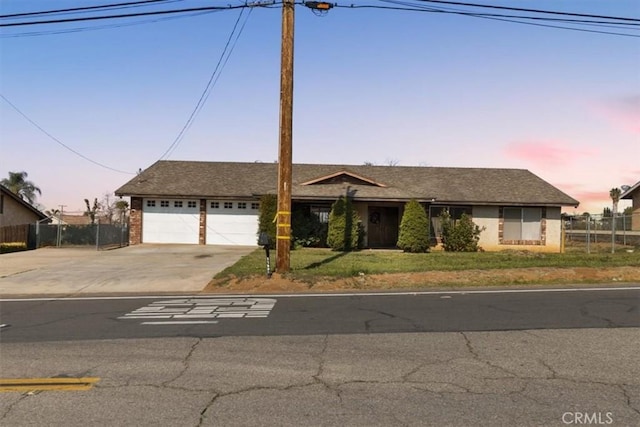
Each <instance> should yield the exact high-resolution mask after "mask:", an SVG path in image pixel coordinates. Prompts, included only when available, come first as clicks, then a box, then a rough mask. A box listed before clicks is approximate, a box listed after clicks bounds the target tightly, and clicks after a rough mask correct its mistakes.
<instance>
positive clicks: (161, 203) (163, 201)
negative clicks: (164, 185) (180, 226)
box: [160, 200, 169, 208]
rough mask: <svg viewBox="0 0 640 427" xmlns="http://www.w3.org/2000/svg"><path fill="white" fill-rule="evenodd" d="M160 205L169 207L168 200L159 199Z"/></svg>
mask: <svg viewBox="0 0 640 427" xmlns="http://www.w3.org/2000/svg"><path fill="white" fill-rule="evenodd" d="M160 207H161V208H168V207H169V201H168V200H160Z"/></svg>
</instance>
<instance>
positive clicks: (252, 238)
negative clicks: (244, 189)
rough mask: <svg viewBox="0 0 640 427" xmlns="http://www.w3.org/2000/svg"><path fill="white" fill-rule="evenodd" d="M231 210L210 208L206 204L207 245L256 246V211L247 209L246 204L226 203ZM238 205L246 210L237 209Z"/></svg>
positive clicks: (221, 207)
mask: <svg viewBox="0 0 640 427" xmlns="http://www.w3.org/2000/svg"><path fill="white" fill-rule="evenodd" d="M226 203H231V204H232V205H233V208H224V203H222V202H220V203H219V204H218V206H219V208H212V203H211V202H210V201H209V202H207V244H209V245H243V246H256V245H257V244H258V236H257V234H256V233H257V232H258V210H257V209H249V207H250V204H248V203H247V202H238V201H232V202H229V201H227V202H226ZM239 203H244V205H245V206H247V208H243V209H239V208H238V205H239Z"/></svg>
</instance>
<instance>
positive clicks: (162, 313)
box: [118, 298, 276, 325]
mask: <svg viewBox="0 0 640 427" xmlns="http://www.w3.org/2000/svg"><path fill="white" fill-rule="evenodd" d="M275 304H276V300H275V299H273V298H180V299H168V300H161V301H154V302H152V303H151V304H149V305H146V306H144V307H140V308H138V309H136V310H134V311H132V312H130V313H127V314H125V315H124V316H120V317H118V319H120V320H134V319H135V320H143V322H142V324H143V325H180V324H206V323H218V321H217V320H211V319H243V318H244V319H256V318H265V317H267V316H269V313H270V312H271V310H272V309H273V306H274V305H275ZM149 320H154V321H149Z"/></svg>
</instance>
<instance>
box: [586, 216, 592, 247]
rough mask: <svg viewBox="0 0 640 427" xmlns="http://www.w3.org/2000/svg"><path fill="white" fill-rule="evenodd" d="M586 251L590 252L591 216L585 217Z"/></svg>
mask: <svg viewBox="0 0 640 427" xmlns="http://www.w3.org/2000/svg"><path fill="white" fill-rule="evenodd" d="M586 238H587V239H586V240H587V253H588V254H590V253H591V218H587V227H586Z"/></svg>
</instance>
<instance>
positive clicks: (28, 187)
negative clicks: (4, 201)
mask: <svg viewBox="0 0 640 427" xmlns="http://www.w3.org/2000/svg"><path fill="white" fill-rule="evenodd" d="M27 176H28V174H27V173H26V172H24V171H23V172H9V178H4V179H3V180H2V181H0V184H2V185H3V186H5V187H6V188H7V189H8V190H9V191H11V192H12V193H14V194H17V195H18V196H20V198H21V199H23V200H25V199H26V200H27V201H28V202H29V203H31V204H34V202H35V201H36V193H38V194H39V195H41V194H42V191H40V188H38V187H36V185H35V184H34V183H33V182H31V181H27Z"/></svg>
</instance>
